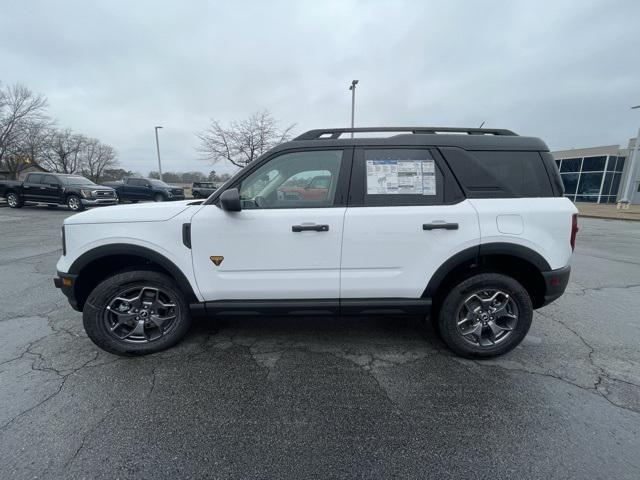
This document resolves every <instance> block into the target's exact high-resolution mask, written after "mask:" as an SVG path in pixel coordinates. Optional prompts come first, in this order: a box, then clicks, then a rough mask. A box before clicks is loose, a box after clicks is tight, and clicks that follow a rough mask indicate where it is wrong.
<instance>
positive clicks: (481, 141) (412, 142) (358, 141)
mask: <svg viewBox="0 0 640 480" xmlns="http://www.w3.org/2000/svg"><path fill="white" fill-rule="evenodd" d="M352 132H353V133H383V132H398V134H397V135H392V136H387V137H359V138H349V135H346V134H350V133H352ZM360 145H366V146H380V147H383V146H435V147H460V148H463V149H465V150H520V151H548V150H549V147H547V145H546V144H545V143H544V142H543V141H542V140H540V139H539V138H536V137H522V136H520V135H518V134H516V133H514V132H512V131H511V130H505V129H495V128H451V127H366V128H324V129H315V130H309V131H308V132H305V133H303V134H301V135H299V136H297V137H296V138H294V139H293V140H291V141H289V142H286V143H283V144H281V145H279V146H277V147H275V148H274V149H273V150H272V151H278V150H286V149H290V148H296V147H319V146H323V147H332V146H335V147H345V146H360Z"/></svg>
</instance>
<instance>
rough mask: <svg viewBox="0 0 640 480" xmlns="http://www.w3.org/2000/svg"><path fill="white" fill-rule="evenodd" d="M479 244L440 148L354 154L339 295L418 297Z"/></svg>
mask: <svg viewBox="0 0 640 480" xmlns="http://www.w3.org/2000/svg"><path fill="white" fill-rule="evenodd" d="M479 242H480V233H479V226H478V216H477V213H476V211H475V209H474V208H473V206H472V205H471V204H470V203H469V202H468V201H467V200H466V199H465V198H464V196H463V194H462V192H461V190H460V188H459V186H458V184H457V183H456V181H455V178H454V177H453V175H452V173H451V171H450V170H449V169H448V167H447V165H446V164H445V162H444V160H443V159H442V157H441V156H440V154H439V152H438V151H437V150H432V149H429V148H378V147H376V148H361V149H357V150H356V154H355V159H354V165H353V172H352V175H351V188H350V192H349V205H348V208H347V213H346V215H345V222H344V234H343V244H342V267H341V280H340V298H343V299H346V298H352V299H361V298H413V299H415V298H420V297H421V295H422V293H423V292H424V290H425V288H426V286H427V284H428V282H429V279H430V278H431V276H432V275H433V274H434V272H435V271H436V270H437V269H438V268H439V267H440V266H441V265H442V264H443V263H444V262H445V261H446V260H447V259H449V258H450V257H452V256H453V255H455V254H456V253H458V252H460V251H462V250H465V249H467V248H469V247H474V246H477V245H479Z"/></svg>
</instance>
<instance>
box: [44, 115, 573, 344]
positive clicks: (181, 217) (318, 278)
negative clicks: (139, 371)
mask: <svg viewBox="0 0 640 480" xmlns="http://www.w3.org/2000/svg"><path fill="white" fill-rule="evenodd" d="M383 131H384V132H393V133H394V135H392V136H388V137H384V136H381V137H380V138H357V137H356V138H343V136H344V134H345V133H356V134H359V133H360V132H367V133H369V135H370V132H383ZM318 178H319V179H322V182H321V183H322V187H323V188H318V189H316V190H317V191H314V194H313V195H304V194H300V195H291V194H290V192H291V186H292V185H299V186H305V185H309V184H310V182H312V181H313V180H314V179H318ZM302 188H303V187H302ZM576 232H577V210H576V208H575V206H574V205H573V204H572V203H571V201H570V200H568V199H567V198H565V197H564V196H563V187H562V182H561V180H560V175H559V173H558V171H557V168H556V165H555V163H554V161H553V158H552V157H551V155H550V154H549V152H548V148H547V146H546V145H545V143H544V142H542V141H541V140H539V139H537V138H530V137H521V136H518V135H516V134H514V133H513V132H511V131H508V130H491V129H456V128H416V127H410V128H400V127H393V128H356V129H327V130H312V131H309V132H306V133H304V134H302V135H300V136H299V137H297V138H296V139H294V140H292V141H289V142H287V143H284V144H281V145H279V146H277V147H275V148H273V149H272V150H271V151H269V152H268V153H266V154H265V155H263V156H262V157H260V158H259V159H257V160H256V161H254V162H253V163H251V164H250V165H248V166H247V167H246V168H244V169H243V170H241V171H240V172H238V173H237V174H236V175H235V176H234V177H232V178H231V179H230V180H229V181H227V182H226V183H225V184H224V185H223V186H221V187H220V188H219V189H218V190H216V192H214V193H213V194H212V195H211V196H210V197H209V198H208V199H207V200H206V201H204V202H203V201H195V202H194V201H181V202H172V203H170V204H165V203H163V204H144V205H126V206H120V207H107V208H103V209H99V210H94V211H90V212H86V213H81V214H78V215H74V216H71V217H69V218H67V219H66V220H65V222H64V226H63V230H62V242H63V254H62V257H61V258H60V260H59V262H58V264H57V270H58V276H57V277H56V278H55V284H56V286H58V287H59V288H61V289H62V292H63V293H64V294H65V295H66V296H67V297H68V299H69V302H70V303H71V305H72V306H73V307H74V308H75V309H77V310H79V311H82V313H83V321H84V327H85V330H86V332H87V334H88V335H89V337H90V338H91V340H93V341H94V342H95V343H96V344H97V345H98V346H99V347H101V348H103V349H105V350H107V351H109V352H112V353H115V354H120V355H139V354H145V353H151V352H156V351H159V350H162V349H165V348H167V347H170V346H172V345H174V344H175V343H177V342H178V341H179V340H180V339H181V338H182V337H183V335H184V334H185V333H186V332H187V330H188V329H189V326H190V323H191V317H192V316H206V317H216V316H222V315H233V314H235V315H238V314H252V315H255V314H272V315H287V314H288V315H336V314H340V315H378V314H401V315H408V314H413V315H415V314H417V315H423V316H427V315H430V316H431V318H432V319H433V320H434V323H435V324H436V325H437V331H438V332H439V334H440V335H441V337H442V339H443V340H444V342H445V343H446V344H447V345H448V346H449V347H450V348H451V349H452V350H453V351H454V352H456V353H457V354H459V355H463V356H469V357H490V356H495V355H499V354H503V353H505V352H508V351H510V350H511V349H513V348H514V347H515V346H517V345H518V344H519V343H520V342H521V340H522V339H523V338H524V337H525V335H526V334H527V332H528V330H529V327H530V325H531V320H532V316H533V310H534V309H536V308H540V307H542V306H544V305H547V304H548V303H549V302H552V301H554V300H555V299H557V298H558V297H559V296H560V295H562V293H563V292H564V290H565V287H566V285H567V282H568V280H569V270H570V267H569V266H568V262H569V258H570V256H571V253H572V250H573V247H574V242H575V236H576Z"/></svg>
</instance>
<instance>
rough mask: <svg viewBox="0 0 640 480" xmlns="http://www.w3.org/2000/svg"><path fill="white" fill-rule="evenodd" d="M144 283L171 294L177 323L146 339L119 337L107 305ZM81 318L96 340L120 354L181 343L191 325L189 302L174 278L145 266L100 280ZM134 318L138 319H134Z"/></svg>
mask: <svg viewBox="0 0 640 480" xmlns="http://www.w3.org/2000/svg"><path fill="white" fill-rule="evenodd" d="M141 287H145V288H150V289H156V288H157V289H161V290H162V291H163V292H166V293H169V294H170V297H169V298H170V299H171V300H172V301H173V302H174V305H175V306H176V307H177V308H176V309H175V311H174V312H175V320H174V323H172V324H171V326H170V329H168V330H167V332H166V333H164V334H162V335H161V336H160V337H158V338H156V339H153V340H150V341H146V342H145V343H131V341H130V340H129V341H125V340H119V339H117V338H116V336H115V334H114V333H112V330H111V329H110V328H109V326H108V322H109V317H108V315H110V314H111V313H110V312H111V311H109V310H107V306H109V304H110V303H112V302H113V301H114V298H115V297H118V296H120V295H121V294H122V292H125V291H127V290H135V289H136V288H141ZM82 320H83V323H84V329H85V331H86V332H87V335H88V336H89V338H90V339H91V341H93V343H95V344H96V345H97V346H98V347H100V348H102V349H103V350H106V351H107V352H110V353H113V354H115V355H121V356H136V355H147V354H150V353H155V352H159V351H161V350H165V349H167V348H170V347H172V346H174V345H175V344H176V343H178V342H179V341H180V340H181V339H182V337H184V335H185V334H186V333H187V332H188V331H189V328H190V327H191V316H190V314H189V305H188V304H187V302H186V300H185V298H184V295H183V294H182V292H181V291H180V289H179V288H178V286H177V285H176V284H175V282H174V281H173V280H172V279H171V278H170V277H168V276H167V275H164V274H162V273H158V272H152V271H146V270H140V271H132V272H124V273H119V274H116V275H113V276H112V277H109V278H108V279H106V280H104V281H103V282H102V283H100V284H98V286H97V287H96V288H94V289H93V291H92V292H91V294H90V295H89V298H88V299H87V301H86V303H85V306H84V309H83V312H82ZM132 321H133V322H134V323H135V320H133V319H132ZM143 342H144V341H143Z"/></svg>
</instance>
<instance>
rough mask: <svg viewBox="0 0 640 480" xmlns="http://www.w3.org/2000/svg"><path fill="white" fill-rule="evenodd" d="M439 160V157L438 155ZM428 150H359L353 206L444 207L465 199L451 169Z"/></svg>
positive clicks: (351, 192) (350, 196) (352, 190)
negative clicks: (445, 167)
mask: <svg viewBox="0 0 640 480" xmlns="http://www.w3.org/2000/svg"><path fill="white" fill-rule="evenodd" d="M438 157H439V155H438ZM439 158H440V160H438V158H435V157H434V155H433V154H432V151H431V150H430V149H428V148H362V149H358V150H357V151H356V158H355V162H354V165H353V172H352V175H351V187H350V190H349V205H350V206H354V207H357V206H365V207H394V206H412V205H442V204H446V203H456V202H459V201H461V200H462V199H463V197H462V192H460V190H459V188H458V186H457V185H456V184H455V180H454V179H453V175H451V173H450V172H449V170H448V169H446V171H443V169H442V165H440V164H439V161H441V157H439Z"/></svg>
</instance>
